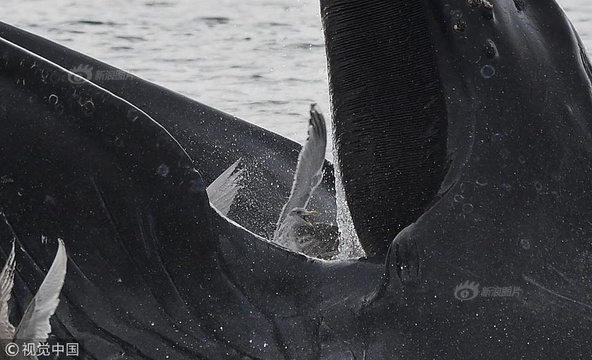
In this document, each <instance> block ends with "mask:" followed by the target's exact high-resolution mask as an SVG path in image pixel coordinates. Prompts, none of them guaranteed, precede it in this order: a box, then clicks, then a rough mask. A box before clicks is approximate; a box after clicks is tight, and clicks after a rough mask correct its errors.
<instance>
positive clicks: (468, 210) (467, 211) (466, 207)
mask: <svg viewBox="0 0 592 360" xmlns="http://www.w3.org/2000/svg"><path fill="white" fill-rule="evenodd" d="M473 209H474V207H473V204H471V203H466V204H463V206H462V211H463V212H464V213H465V214H470V213H472V212H473Z"/></svg>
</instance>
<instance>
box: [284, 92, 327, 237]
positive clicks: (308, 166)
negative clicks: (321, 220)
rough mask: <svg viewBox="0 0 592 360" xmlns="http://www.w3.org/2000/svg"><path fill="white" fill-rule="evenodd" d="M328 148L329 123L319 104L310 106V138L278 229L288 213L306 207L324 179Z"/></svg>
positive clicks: (302, 154) (299, 162) (301, 155)
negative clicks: (326, 121) (326, 122)
mask: <svg viewBox="0 0 592 360" xmlns="http://www.w3.org/2000/svg"><path fill="white" fill-rule="evenodd" d="M326 148H327V125H326V124H325V118H324V117H323V114H321V112H320V110H319V108H318V106H317V105H316V104H312V105H311V106H310V121H309V125H308V139H306V143H305V144H304V146H303V147H302V150H300V154H299V155H298V163H297V165H296V172H295V174H294V181H293V182H292V189H291V191H290V197H289V198H288V201H287V202H286V204H285V205H284V207H283V208H282V212H281V214H280V217H279V218H278V222H277V226H276V230H277V229H279V227H280V226H281V223H282V221H283V220H284V218H285V217H286V215H287V214H288V213H289V212H290V211H292V210H293V209H295V208H304V209H305V208H306V205H308V201H309V200H310V197H311V196H312V194H313V192H314V191H315V189H316V188H317V186H319V184H320V183H321V180H322V179H323V165H324V163H325V151H326Z"/></svg>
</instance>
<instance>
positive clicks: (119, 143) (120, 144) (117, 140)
mask: <svg viewBox="0 0 592 360" xmlns="http://www.w3.org/2000/svg"><path fill="white" fill-rule="evenodd" d="M123 145H124V142H123V139H122V138H120V137H119V136H116V137H115V146H117V147H123Z"/></svg>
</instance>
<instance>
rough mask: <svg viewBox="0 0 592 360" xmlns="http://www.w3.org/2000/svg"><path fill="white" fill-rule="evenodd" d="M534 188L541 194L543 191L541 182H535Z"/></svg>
mask: <svg viewBox="0 0 592 360" xmlns="http://www.w3.org/2000/svg"><path fill="white" fill-rule="evenodd" d="M534 188H535V190H536V191H537V192H541V190H543V184H541V182H540V181H535V182H534Z"/></svg>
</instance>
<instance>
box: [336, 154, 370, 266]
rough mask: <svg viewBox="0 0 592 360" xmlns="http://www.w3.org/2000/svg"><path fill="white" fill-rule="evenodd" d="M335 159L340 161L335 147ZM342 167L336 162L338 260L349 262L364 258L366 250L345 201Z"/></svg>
mask: <svg viewBox="0 0 592 360" xmlns="http://www.w3.org/2000/svg"><path fill="white" fill-rule="evenodd" d="M333 159H339V157H338V156H337V150H336V149H335V146H334V147H333ZM340 168H341V166H340V164H339V161H335V162H334V169H335V196H336V198H337V226H338V227H339V233H340V238H339V254H338V255H337V259H340V260H347V259H354V258H359V257H362V256H364V255H365V254H364V250H362V246H361V245H360V240H359V239H358V235H357V233H356V230H355V228H354V223H353V221H352V218H351V214H350V212H349V207H348V206H347V200H346V199H345V189H344V188H343V182H342V181H341V169H340Z"/></svg>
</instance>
